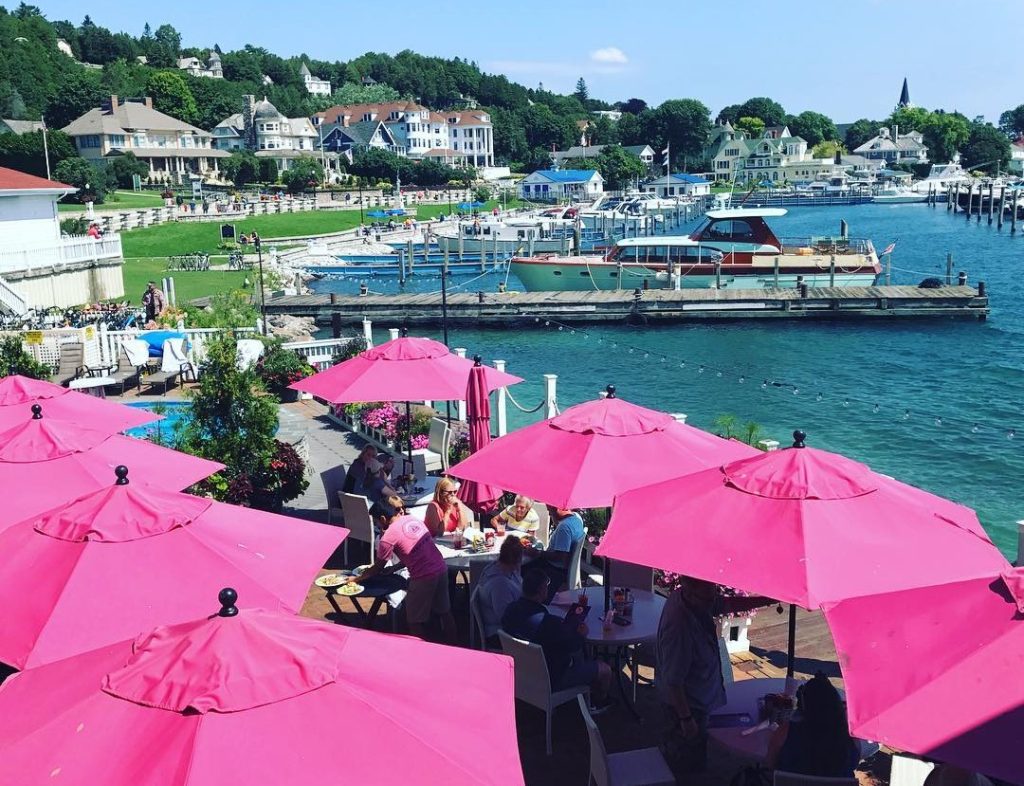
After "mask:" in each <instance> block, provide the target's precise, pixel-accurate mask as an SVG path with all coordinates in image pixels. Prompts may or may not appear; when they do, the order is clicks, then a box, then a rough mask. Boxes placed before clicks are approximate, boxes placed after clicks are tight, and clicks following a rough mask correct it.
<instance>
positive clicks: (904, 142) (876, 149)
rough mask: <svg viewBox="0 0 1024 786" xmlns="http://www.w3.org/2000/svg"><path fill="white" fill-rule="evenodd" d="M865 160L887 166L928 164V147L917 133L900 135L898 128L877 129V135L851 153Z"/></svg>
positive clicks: (911, 132)
mask: <svg viewBox="0 0 1024 786" xmlns="http://www.w3.org/2000/svg"><path fill="white" fill-rule="evenodd" d="M853 152H854V153H856V154H857V155H859V156H864V157H865V158H871V159H876V160H880V161H885V162H886V163H887V164H898V163H901V162H905V163H908V164H926V163H928V146H927V145H925V143H924V137H923V136H922V135H921V133H920V132H919V131H910V132H908V133H906V134H900V133H899V129H898V128H894V129H892V131H890V130H889V129H888V128H885V127H883V128H880V129H878V134H877V135H876V136H874V137H872V138H871V139H869V140H868V141H867V142H865V143H864V144H863V145H861V146H860V147H858V148H857V149H856V150H854V151H853Z"/></svg>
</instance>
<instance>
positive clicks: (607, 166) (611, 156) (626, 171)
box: [578, 145, 647, 189]
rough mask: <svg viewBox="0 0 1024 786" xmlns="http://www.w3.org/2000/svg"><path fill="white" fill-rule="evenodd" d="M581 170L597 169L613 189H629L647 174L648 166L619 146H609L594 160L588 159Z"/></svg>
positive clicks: (606, 183) (608, 186)
mask: <svg viewBox="0 0 1024 786" xmlns="http://www.w3.org/2000/svg"><path fill="white" fill-rule="evenodd" d="M578 163H581V164H586V166H583V167H581V168H589V169H596V170H597V171H598V172H600V173H601V177H603V178H604V180H605V186H606V187H607V188H612V189H625V188H628V187H629V185H630V184H631V183H633V182H634V181H635V180H636V179H637V178H640V177H643V176H644V175H645V174H647V165H646V164H644V162H643V161H641V160H640V158H639V157H638V156H635V155H633V154H632V153H630V152H629V151H628V150H624V149H623V148H622V147H620V146H619V145H608V146H607V147H605V148H604V149H603V150H602V151H601V152H600V153H599V154H598V155H596V156H595V157H594V158H588V159H586V161H584V162H578Z"/></svg>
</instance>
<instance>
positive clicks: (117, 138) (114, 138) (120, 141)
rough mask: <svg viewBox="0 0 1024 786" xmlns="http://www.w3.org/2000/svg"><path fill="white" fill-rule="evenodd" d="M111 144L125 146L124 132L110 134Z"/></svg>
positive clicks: (112, 145)
mask: <svg viewBox="0 0 1024 786" xmlns="http://www.w3.org/2000/svg"><path fill="white" fill-rule="evenodd" d="M110 146H111V147H124V134H111V135H110Z"/></svg>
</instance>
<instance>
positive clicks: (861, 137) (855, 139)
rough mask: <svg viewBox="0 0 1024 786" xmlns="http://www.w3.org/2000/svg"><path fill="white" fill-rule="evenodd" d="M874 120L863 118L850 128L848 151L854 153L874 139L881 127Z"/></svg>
mask: <svg viewBox="0 0 1024 786" xmlns="http://www.w3.org/2000/svg"><path fill="white" fill-rule="evenodd" d="M881 125H882V124H881V123H878V122H876V121H874V120H868V119H867V118H865V117H862V118H861V119H860V120H858V121H856V122H855V123H852V124H851V125H850V127H849V128H847V129H846V138H845V139H844V142H845V143H846V149H847V150H849V151H851V152H852V151H854V150H856V149H857V148H858V147H860V146H861V145H863V144H864V143H865V142H867V141H868V140H869V139H872V138H874V137H875V136H876V135H877V134H878V128H879V126H881Z"/></svg>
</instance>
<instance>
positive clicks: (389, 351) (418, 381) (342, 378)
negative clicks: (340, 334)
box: [290, 338, 523, 404]
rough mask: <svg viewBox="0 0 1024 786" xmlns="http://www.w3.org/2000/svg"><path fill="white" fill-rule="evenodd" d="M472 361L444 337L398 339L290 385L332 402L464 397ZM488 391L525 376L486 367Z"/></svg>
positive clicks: (444, 399) (513, 382) (460, 398)
mask: <svg viewBox="0 0 1024 786" xmlns="http://www.w3.org/2000/svg"><path fill="white" fill-rule="evenodd" d="M472 368H473V362H472V361H470V360H467V359H466V358H461V357H459V356H458V355H453V354H452V353H451V352H450V351H449V350H448V347H446V346H445V345H444V344H442V343H441V342H440V341H434V340H432V339H429V338H396V339H394V340H392V341H388V342H386V343H384V344H381V345H380V346H377V347H373V348H372V349H368V350H366V351H365V352H362V353H360V354H358V355H356V356H355V357H354V358H350V359H349V360H346V361H344V362H343V363H339V364H338V365H336V366H332V367H331V368H329V369H327V370H325V371H321V372H320V373H319V374H314V375H313V376H311V377H306V378H305V379H303V380H300V381H298V382H295V383H294V384H292V385H291V386H290V387H291V388H293V389H294V390H301V391H303V392H305V393H312V394H313V395H314V396H317V397H319V398H322V399H324V400H325V401H330V402H331V403H333V404H349V403H356V402H364V401H423V400H430V401H461V400H462V398H463V397H464V396H465V395H466V386H467V384H468V382H469V372H470V369H472ZM485 369H486V371H485V372H484V375H485V379H486V389H487V392H490V391H492V390H497V389H498V388H501V387H505V386H506V385H515V384H516V383H517V382H522V381H523V380H522V379H520V378H519V377H516V376H513V375H512V374H506V373H505V372H504V371H498V370H497V369H494V368H490V367H488V366H485Z"/></svg>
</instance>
